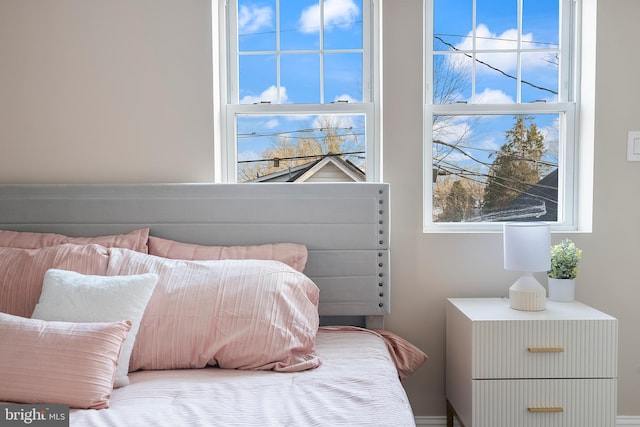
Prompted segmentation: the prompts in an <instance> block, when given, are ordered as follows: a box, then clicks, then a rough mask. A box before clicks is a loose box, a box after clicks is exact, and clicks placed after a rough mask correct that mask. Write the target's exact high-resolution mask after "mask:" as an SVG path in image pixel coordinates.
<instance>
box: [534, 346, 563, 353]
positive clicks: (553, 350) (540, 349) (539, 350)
mask: <svg viewBox="0 0 640 427" xmlns="http://www.w3.org/2000/svg"><path fill="white" fill-rule="evenodd" d="M527 351H528V352H529V353H562V352H563V351H564V348H562V347H529V348H527Z"/></svg>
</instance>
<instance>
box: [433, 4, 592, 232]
mask: <svg viewBox="0 0 640 427" xmlns="http://www.w3.org/2000/svg"><path fill="white" fill-rule="evenodd" d="M434 1H435V0H424V1H423V9H424V10H423V11H424V27H423V30H424V38H423V40H424V58H423V67H424V68H423V71H424V72H423V76H424V84H423V87H424V90H423V97H424V104H423V105H424V107H423V232H425V233H440V232H442V233H452V232H453V233H456V232H498V231H499V232H501V231H502V227H503V222H459V223H458V222H442V223H438V222H434V221H433V192H432V167H433V158H432V157H433V127H432V116H433V115H439V114H447V115H485V114H486V115H492V114H507V115H515V114H542V113H560V114H562V115H563V120H562V123H561V125H562V127H563V128H564V131H561V132H560V134H559V137H560V141H559V144H558V145H559V147H558V162H559V164H564V165H565V167H563V168H562V169H559V172H560V173H561V174H562V176H559V179H558V202H559V207H560V208H561V209H560V210H559V211H558V222H557V223H552V230H553V231H564V232H567V231H591V214H590V210H591V208H592V196H590V194H591V192H592V188H593V183H592V181H593V176H592V173H589V172H588V170H587V171H585V170H584V169H585V166H588V162H589V161H591V163H592V157H591V158H590V157H589V155H588V151H589V150H588V148H589V147H590V146H591V147H592V146H593V141H584V140H583V139H584V138H583V137H581V134H580V133H579V130H582V128H583V127H584V123H583V122H582V121H581V120H582V119H583V117H582V114H581V107H580V93H581V90H584V89H585V86H584V81H582V80H581V73H580V70H581V69H582V63H583V62H582V59H581V57H580V46H581V28H582V25H584V24H582V23H581V18H582V14H581V8H580V5H579V4H576V3H581V2H574V1H572V0H562V1H563V6H562V8H563V9H562V10H561V12H560V18H559V20H560V21H561V33H560V35H559V37H560V40H559V42H560V43H561V49H562V50H563V51H564V55H563V56H564V57H567V58H569V59H570V60H564V61H562V62H561V70H560V73H561V75H560V77H561V80H560V82H559V92H560V94H559V99H558V102H557V103H521V104H501V105H493V104H434V103H433V102H432V99H433V98H432V96H433V94H432V90H433V88H432V82H433V57H434V50H433V43H434V40H433V31H434V22H433V8H434ZM565 9H567V10H565ZM567 11H568V12H569V13H567ZM581 84H582V86H581ZM518 90H519V89H518ZM587 130H588V129H587ZM592 131H593V130H591V132H592ZM583 145H585V146H586V148H587V150H586V151H587V152H586V153H585V152H583V149H582V146H583ZM585 163H587V164H586V165H585ZM591 166H592V165H591ZM587 169H588V168H587ZM579 184H583V185H579ZM585 190H586V191H585ZM585 209H588V210H589V212H588V213H585V218H582V215H581V214H582V212H583V211H584V210H585Z"/></svg>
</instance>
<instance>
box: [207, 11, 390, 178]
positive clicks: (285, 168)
mask: <svg viewBox="0 0 640 427" xmlns="http://www.w3.org/2000/svg"><path fill="white" fill-rule="evenodd" d="M377 3H378V0H375V1H374V0H324V1H322V0H320V1H318V0H304V1H301V0H228V4H227V7H226V22H225V23H224V27H225V31H224V34H223V36H225V37H226V48H227V52H228V54H227V56H226V58H224V61H223V62H226V63H224V64H222V67H221V68H222V69H223V74H224V75H225V76H226V87H225V88H223V89H224V93H222V94H221V99H222V105H223V106H222V109H223V111H222V115H223V117H224V123H223V126H222V128H223V129H224V131H223V134H222V135H221V140H222V141H224V142H223V144H222V146H221V152H220V154H221V158H223V162H222V165H221V167H222V174H221V175H222V176H221V179H222V180H223V181H226V182H265V181H307V180H309V181H311V180H314V179H313V178H315V179H316V180H317V179H320V178H318V177H320V176H322V178H321V179H320V180H355V181H358V180H366V181H377V180H379V179H380V167H379V164H380V161H379V156H380V147H379V146H380V143H379V139H380V132H379V130H378V122H379V120H378V116H379V106H378V96H379V89H378V88H379V84H380V83H379V80H380V76H379V71H378V66H377V64H378V62H379V57H378V50H379V41H378V39H377V37H378V34H379V25H378V21H379V11H378V8H379V6H378V4H377ZM320 162H323V163H322V166H323V167H324V166H326V167H325V168H324V169H325V170H324V172H325V173H324V174H319V173H316V172H314V171H313V169H312V168H313V167H314V166H318V165H319V163H320ZM310 170H311V172H310ZM327 170H329V171H330V172H327ZM312 172H313V173H312ZM311 175H313V177H312V176H311Z"/></svg>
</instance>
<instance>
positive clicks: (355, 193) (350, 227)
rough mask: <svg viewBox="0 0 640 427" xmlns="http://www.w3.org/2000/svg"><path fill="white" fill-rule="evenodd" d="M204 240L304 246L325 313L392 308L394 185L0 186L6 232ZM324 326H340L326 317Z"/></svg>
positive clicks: (375, 314) (376, 320) (372, 315)
mask: <svg viewBox="0 0 640 427" xmlns="http://www.w3.org/2000/svg"><path fill="white" fill-rule="evenodd" d="M147 226H148V227H150V229H151V234H152V235H155V236H158V237H163V238H167V239H173V240H179V241H182V242H188V243H196V244H201V245H253V244H262V243H276V242H291V243H300V244H305V245H306V246H307V248H308V251H309V258H308V262H307V267H306V269H305V273H306V274H307V276H309V277H310V278H311V279H312V280H313V281H314V282H315V283H316V284H317V285H318V286H319V288H320V308H319V310H320V315H321V316H323V318H324V319H331V318H332V316H364V318H366V319H367V326H369V327H376V328H379V327H382V319H383V317H382V316H384V315H385V314H387V313H389V309H390V306H389V185H388V184H380V183H326V184H325V183H304V184H301V183H299V184H295V183H286V184H285V183H257V184H140V185H138V184H134V185H10V184H9V185H0V229H10V230H19V231H38V232H51V233H60V234H66V235H69V236H97V235H102V234H116V233H122V232H126V231H130V230H133V229H135V228H140V227H147ZM325 323H332V322H330V321H329V322H327V321H325Z"/></svg>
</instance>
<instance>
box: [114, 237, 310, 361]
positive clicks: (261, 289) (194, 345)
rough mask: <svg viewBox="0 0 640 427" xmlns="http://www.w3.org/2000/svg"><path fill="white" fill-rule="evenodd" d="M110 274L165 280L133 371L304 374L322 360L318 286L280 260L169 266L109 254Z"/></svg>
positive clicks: (146, 320)
mask: <svg viewBox="0 0 640 427" xmlns="http://www.w3.org/2000/svg"><path fill="white" fill-rule="evenodd" d="M109 251H110V253H111V257H110V259H109V268H108V269H107V274H109V275H130V274H140V273H143V272H144V273H146V272H149V273H155V274H157V275H158V276H159V279H158V284H157V285H156V288H155V290H154V293H153V295H152V296H151V299H150V300H149V303H148V304H147V308H146V310H145V313H144V316H143V317H142V321H141V322H140V329H139V330H138V336H137V338H136V342H135V345H134V348H133V353H132V355H131V361H130V364H129V370H130V371H135V370H137V369H180V368H202V367H204V366H207V365H217V366H220V367H221V368H235V369H257V370H269V369H273V370H276V371H301V370H305V369H309V368H314V367H316V366H318V365H319V364H320V360H319V359H318V356H317V355H316V354H315V336H316V332H317V330H318V321H319V320H318V296H319V290H318V287H317V286H316V285H315V284H314V283H313V282H312V281H311V280H310V279H309V278H308V277H306V276H305V275H304V274H302V273H300V272H298V271H296V270H294V269H293V268H291V267H289V266H287V265H286V264H284V263H281V262H279V261H262V260H218V261H189V260H170V259H166V258H161V257H157V256H152V255H145V254H141V253H138V252H133V251H130V250H127V249H119V248H112V249H110V250H109Z"/></svg>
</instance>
